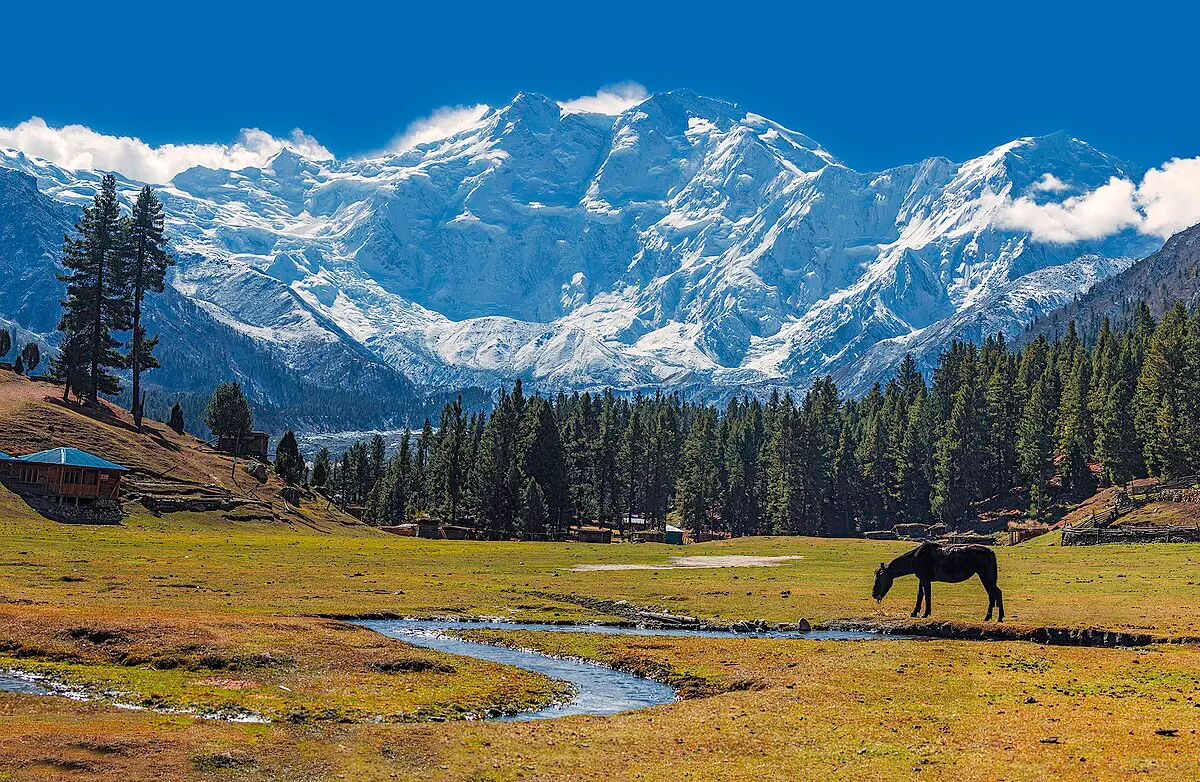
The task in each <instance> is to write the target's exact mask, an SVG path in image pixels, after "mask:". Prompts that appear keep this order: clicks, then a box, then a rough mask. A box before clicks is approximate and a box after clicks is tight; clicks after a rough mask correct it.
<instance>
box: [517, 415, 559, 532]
mask: <svg viewBox="0 0 1200 782" xmlns="http://www.w3.org/2000/svg"><path fill="white" fill-rule="evenodd" d="M518 452H519V454H520V455H519V457H518V458H519V461H520V464H521V469H522V473H523V474H524V476H525V477H526V478H528V479H532V480H533V481H534V482H535V483H536V484H537V488H538V492H539V498H540V501H541V503H542V507H543V508H544V510H545V518H546V524H547V525H548V527H549V530H550V532H551V533H553V534H557V533H559V532H561V531H562V529H563V523H564V521H565V520H566V515H567V512H568V504H569V502H570V498H569V497H568V495H567V481H566V471H565V470H564V469H563V466H564V464H565V460H566V454H565V453H564V451H563V446H562V440H561V439H560V438H559V433H558V424H557V423H556V422H555V420H554V412H553V409H552V408H551V407H550V404H549V403H548V402H546V401H545V400H544V399H541V398H540V397H536V396H535V397H532V398H531V399H530V400H529V401H528V404H526V406H525V414H524V416H523V417H522V420H521V425H520V430H519V434H518ZM525 485H527V484H525ZM523 494H524V495H526V498H527V497H528V492H527V491H524V492H523ZM523 518H528V517H527V516H523Z"/></svg>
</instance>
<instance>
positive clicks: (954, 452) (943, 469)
mask: <svg viewBox="0 0 1200 782" xmlns="http://www.w3.org/2000/svg"><path fill="white" fill-rule="evenodd" d="M970 404H971V395H970V393H969V390H968V389H967V388H966V387H965V386H964V387H962V388H960V389H959V390H958V391H957V392H956V393H955V394H954V402H953V406H952V407H951V408H950V418H949V420H948V421H947V422H946V426H945V428H944V429H943V431H942V435H941V436H940V437H939V438H938V440H937V443H936V445H935V446H934V479H933V489H932V492H933V495H932V498H931V500H930V506H931V510H932V512H933V515H934V516H935V517H936V518H937V519H938V520H939V521H942V522H944V523H946V524H953V523H954V522H956V521H958V520H959V519H960V518H962V516H963V515H964V514H965V513H966V511H967V507H968V504H969V502H970V498H971V495H970V487H969V485H968V475H967V469H966V464H967V459H966V453H967V451H968V449H969V448H970V447H971V446H970V437H971V432H970V429H971V410H970Z"/></svg>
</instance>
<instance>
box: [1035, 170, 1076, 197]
mask: <svg viewBox="0 0 1200 782" xmlns="http://www.w3.org/2000/svg"><path fill="white" fill-rule="evenodd" d="M1030 189H1031V190H1035V191H1037V192H1039V193H1061V192H1063V191H1064V190H1070V189H1071V186H1070V185H1068V184H1067V183H1066V182H1064V181H1062V180H1061V179H1059V178H1058V177H1056V176H1054V174H1051V173H1045V174H1043V175H1042V178H1041V179H1039V180H1038V181H1036V182H1034V183H1033V185H1032V186H1030Z"/></svg>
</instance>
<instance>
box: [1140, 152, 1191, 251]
mask: <svg viewBox="0 0 1200 782" xmlns="http://www.w3.org/2000/svg"><path fill="white" fill-rule="evenodd" d="M1137 202H1138V207H1139V208H1140V209H1141V210H1142V212H1143V213H1145V215H1146V219H1145V220H1143V221H1142V231H1144V232H1145V233H1148V234H1157V235H1158V236H1161V237H1163V238H1164V239H1165V238H1167V237H1169V236H1170V235H1171V234H1173V233H1177V232H1179V231H1182V230H1183V229H1184V228H1189V227H1191V226H1193V225H1195V224H1196V223H1200V158H1195V157H1194V158H1186V159H1180V158H1175V159H1174V160H1171V161H1169V162H1167V163H1166V164H1164V165H1163V167H1162V168H1152V169H1150V171H1148V172H1147V173H1146V176H1145V177H1143V178H1142V184H1141V185H1140V186H1139V187H1138V191H1137Z"/></svg>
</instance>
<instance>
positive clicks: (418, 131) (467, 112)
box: [367, 81, 648, 157]
mask: <svg viewBox="0 0 1200 782" xmlns="http://www.w3.org/2000/svg"><path fill="white" fill-rule="evenodd" d="M647 97H648V93H647V92H646V88H645V87H643V86H642V85H640V84H638V83H637V82H632V81H627V82H621V83H620V84H614V85H612V86H609V87H601V88H600V89H599V90H597V91H596V94H595V95H583V96H580V97H578V98H571V99H570V100H560V101H558V106H559V108H560V109H562V112H563V113H564V114H578V113H582V112H589V113H593V114H611V115H617V114H620V113H621V112H623V111H625V110H626V109H628V108H630V107H632V106H636V105H637V104H639V103H641V102H642V101H644V100H645V99H646V98H647ZM489 109H490V107H489V106H487V105H486V104H483V103H477V104H475V105H473V106H442V107H441V108H437V109H434V110H433V111H432V112H431V113H430V114H429V116H426V117H421V118H420V119H415V120H413V121H412V122H410V123H409V124H408V127H406V128H405V129H404V131H403V132H402V133H399V134H397V135H396V137H395V138H394V139H392V141H391V143H390V144H388V145H387V148H386V149H385V150H384V152H392V153H400V152H407V151H408V150H410V149H412V148H414V147H418V146H420V145H422V144H431V143H433V142H435V141H441V140H442V139H444V138H450V137H451V136H453V135H455V134H456V133H461V132H462V131H464V130H466V129H467V128H469V127H471V126H472V125H474V124H475V123H476V122H478V121H479V120H481V119H483V116H484V115H485V114H487V112H488V111H489ZM374 154H378V153H372V154H368V155H367V157H372V156H373V155H374Z"/></svg>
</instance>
